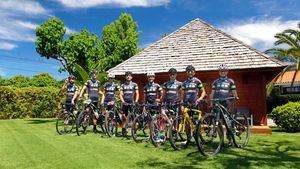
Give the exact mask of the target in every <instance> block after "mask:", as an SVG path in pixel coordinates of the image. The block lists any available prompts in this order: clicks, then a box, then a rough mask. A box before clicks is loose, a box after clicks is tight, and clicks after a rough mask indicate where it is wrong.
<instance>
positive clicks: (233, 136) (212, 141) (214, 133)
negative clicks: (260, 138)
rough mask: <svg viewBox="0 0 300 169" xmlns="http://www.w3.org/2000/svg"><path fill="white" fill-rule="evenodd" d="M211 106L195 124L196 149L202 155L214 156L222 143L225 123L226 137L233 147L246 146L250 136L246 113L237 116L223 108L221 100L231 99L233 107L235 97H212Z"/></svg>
mask: <svg viewBox="0 0 300 169" xmlns="http://www.w3.org/2000/svg"><path fill="white" fill-rule="evenodd" d="M212 101H213V102H214V103H213V108H212V110H211V113H207V114H205V115H204V116H203V117H202V118H201V120H200V122H199V123H198V125H197V132H196V133H197V135H196V142H197V146H198V150H199V151H200V152H201V153H202V154H203V155H204V156H215V155H216V154H217V153H218V152H220V150H221V149H222V146H223V145H224V130H223V125H222V123H223V124H224V125H225V128H226V131H227V138H228V139H229V140H232V142H233V144H234V146H235V147H238V148H242V147H245V146H247V144H248V141H249V138H250V127H249V121H248V120H247V117H246V115H243V116H242V118H237V117H236V115H235V114H234V113H232V111H231V110H230V109H227V108H225V107H224V106H223V105H222V104H221V102H228V101H232V107H233V108H234V107H235V98H234V97H229V98H226V99H212Z"/></svg>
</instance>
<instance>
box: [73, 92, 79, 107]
mask: <svg viewBox="0 0 300 169" xmlns="http://www.w3.org/2000/svg"><path fill="white" fill-rule="evenodd" d="M78 93H79V92H78V89H77V90H76V91H75V93H74V96H73V98H72V101H71V104H72V105H74V104H75V100H76V99H77V96H78Z"/></svg>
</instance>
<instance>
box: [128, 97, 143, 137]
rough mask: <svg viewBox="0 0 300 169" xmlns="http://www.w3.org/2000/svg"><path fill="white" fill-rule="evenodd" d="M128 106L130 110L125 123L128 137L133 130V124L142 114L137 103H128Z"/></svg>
mask: <svg viewBox="0 0 300 169" xmlns="http://www.w3.org/2000/svg"><path fill="white" fill-rule="evenodd" d="M125 105H126V106H130V107H131V108H130V110H129V112H128V115H127V117H126V122H125V129H126V135H127V133H128V132H129V131H130V130H131V126H132V122H133V120H134V119H135V117H136V116H137V114H138V113H139V112H140V107H139V106H138V104H137V103H126V104H125Z"/></svg>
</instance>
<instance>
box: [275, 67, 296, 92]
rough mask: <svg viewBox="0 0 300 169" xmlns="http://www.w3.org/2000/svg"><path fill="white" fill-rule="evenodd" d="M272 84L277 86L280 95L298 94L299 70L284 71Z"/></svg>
mask: <svg viewBox="0 0 300 169" xmlns="http://www.w3.org/2000/svg"><path fill="white" fill-rule="evenodd" d="M292 82H293V84H292ZM274 86H276V87H279V89H280V94H282V95H285V94H300V70H292V71H287V72H284V73H283V74H282V75H280V76H279V77H278V78H277V80H276V81H275V83H274Z"/></svg>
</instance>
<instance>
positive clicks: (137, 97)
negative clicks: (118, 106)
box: [135, 90, 140, 102]
mask: <svg viewBox="0 0 300 169" xmlns="http://www.w3.org/2000/svg"><path fill="white" fill-rule="evenodd" d="M139 97H140V94H139V90H135V102H138V101H139Z"/></svg>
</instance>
